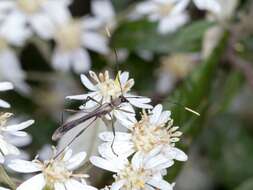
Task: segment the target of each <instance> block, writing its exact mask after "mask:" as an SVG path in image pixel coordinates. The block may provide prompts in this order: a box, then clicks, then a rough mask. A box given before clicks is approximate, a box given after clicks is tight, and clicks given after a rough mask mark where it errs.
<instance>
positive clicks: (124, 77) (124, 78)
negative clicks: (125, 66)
mask: <svg viewBox="0 0 253 190" xmlns="http://www.w3.org/2000/svg"><path fill="white" fill-rule="evenodd" d="M128 78H129V72H126V71H125V72H123V73H121V75H120V82H121V84H122V85H123V86H124V85H125V84H126V82H127V80H128Z"/></svg>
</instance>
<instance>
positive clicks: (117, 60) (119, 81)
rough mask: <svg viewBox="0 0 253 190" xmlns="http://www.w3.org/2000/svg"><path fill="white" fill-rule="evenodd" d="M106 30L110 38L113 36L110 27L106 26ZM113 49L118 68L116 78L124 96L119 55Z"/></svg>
mask: <svg viewBox="0 0 253 190" xmlns="http://www.w3.org/2000/svg"><path fill="white" fill-rule="evenodd" d="M105 30H106V33H107V36H108V37H109V38H111V37H112V35H111V32H110V30H109V28H108V27H106V28H105ZM112 49H113V52H114V55H115V65H116V70H117V75H116V79H117V81H118V83H119V86H120V91H121V96H123V89H122V84H121V80H120V75H119V73H120V70H119V56H118V52H117V49H116V48H115V47H112Z"/></svg>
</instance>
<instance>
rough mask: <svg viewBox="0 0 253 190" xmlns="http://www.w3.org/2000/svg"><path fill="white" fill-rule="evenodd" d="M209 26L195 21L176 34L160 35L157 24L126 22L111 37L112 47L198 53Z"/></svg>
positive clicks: (158, 51)
mask: <svg viewBox="0 0 253 190" xmlns="http://www.w3.org/2000/svg"><path fill="white" fill-rule="evenodd" d="M211 24H212V23H210V22H208V21H205V20H200V21H195V22H193V23H191V24H189V25H186V26H184V27H182V28H181V29H179V31H177V32H176V33H173V34H167V35H161V34H159V33H158V32H157V23H152V22H149V21H147V20H140V21H134V22H126V23H123V24H122V25H121V26H120V27H119V28H118V29H117V30H116V32H115V34H114V35H113V39H112V46H113V47H116V48H127V49H128V50H131V51H138V50H149V51H151V52H156V53H169V52H189V51H190V52H193V51H199V50H200V49H201V42H202V38H203V34H204V32H205V31H206V29H207V28H209V27H210V26H211Z"/></svg>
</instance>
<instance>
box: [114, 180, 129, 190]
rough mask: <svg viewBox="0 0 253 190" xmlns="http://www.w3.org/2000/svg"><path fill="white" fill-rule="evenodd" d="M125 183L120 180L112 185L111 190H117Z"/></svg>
mask: <svg viewBox="0 0 253 190" xmlns="http://www.w3.org/2000/svg"><path fill="white" fill-rule="evenodd" d="M125 183H127V182H126V181H125V180H120V181H117V182H114V183H113V184H112V187H111V190H119V189H120V188H121V187H122V186H123V185H124V184H125Z"/></svg>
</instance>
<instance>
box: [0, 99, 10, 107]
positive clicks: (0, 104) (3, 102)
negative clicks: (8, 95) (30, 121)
mask: <svg viewBox="0 0 253 190" xmlns="http://www.w3.org/2000/svg"><path fill="white" fill-rule="evenodd" d="M0 107H2V108H10V104H9V103H8V102H6V101H4V100H1V99H0Z"/></svg>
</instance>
